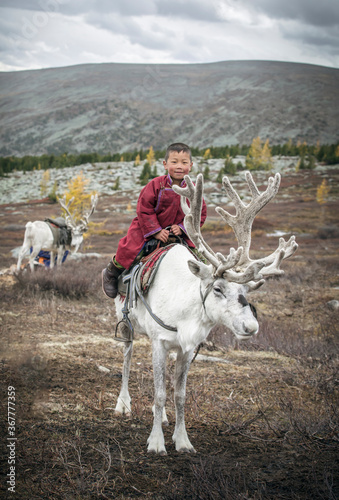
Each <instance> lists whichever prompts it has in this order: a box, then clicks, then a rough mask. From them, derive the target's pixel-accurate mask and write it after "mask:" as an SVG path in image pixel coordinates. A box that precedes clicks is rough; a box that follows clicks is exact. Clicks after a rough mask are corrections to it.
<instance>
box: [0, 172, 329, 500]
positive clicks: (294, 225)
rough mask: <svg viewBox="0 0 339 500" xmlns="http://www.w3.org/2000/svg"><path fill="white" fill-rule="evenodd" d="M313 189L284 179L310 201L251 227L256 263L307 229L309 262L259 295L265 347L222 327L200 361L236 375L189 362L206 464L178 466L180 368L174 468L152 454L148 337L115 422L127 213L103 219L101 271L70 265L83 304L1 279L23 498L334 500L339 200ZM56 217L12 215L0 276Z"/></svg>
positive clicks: (1, 322)
mask: <svg viewBox="0 0 339 500" xmlns="http://www.w3.org/2000/svg"><path fill="white" fill-rule="evenodd" d="M312 175H315V174H312ZM307 180H308V181H309V178H308V179H307ZM317 184H319V178H318V179H314V180H313V181H312V182H309V183H307V186H309V187H308V188H307V187H305V189H301V188H302V186H301V181H300V182H299V181H298V183H295V182H294V183H293V182H290V183H288V182H287V181H286V189H295V186H298V190H300V197H299V198H298V197H296V198H294V199H293V200H287V201H286V200H284V199H282V198H280V199H279V200H278V202H277V203H273V204H271V205H270V207H269V209H268V208H267V209H266V208H265V211H263V212H262V214H261V215H260V220H259V222H258V225H257V227H254V237H253V249H254V252H255V253H256V254H257V255H258V256H260V255H263V254H265V253H267V252H269V251H272V250H273V249H274V248H275V247H276V245H277V239H278V237H268V236H267V233H271V232H273V231H274V230H275V229H279V230H284V231H286V232H287V233H289V232H293V231H297V233H298V234H297V240H298V243H299V244H300V248H299V250H298V252H297V254H296V255H295V256H294V257H293V258H292V259H291V260H290V261H287V262H286V264H285V266H284V269H285V270H286V275H285V276H284V277H282V278H281V279H280V280H271V281H269V282H268V283H266V285H265V286H264V287H263V288H262V289H259V290H258V291H256V292H254V293H253V294H252V295H251V302H253V303H254V304H255V305H256V307H257V310H258V314H259V322H260V325H261V331H260V333H259V334H258V336H257V338H255V339H253V340H252V341H250V342H249V343H247V344H243V343H238V342H236V341H235V340H234V339H233V338H232V336H231V334H230V333H229V332H225V331H224V329H222V328H220V327H217V328H215V329H214V330H213V332H212V333H211V335H210V338H209V342H208V344H206V345H205V347H204V348H203V349H202V350H201V351H200V353H201V354H204V355H207V356H214V357H219V358H221V359H222V360H224V361H227V363H222V362H213V363H212V362H203V361H198V360H196V361H195V362H194V363H193V365H192V367H191V370H190V373H189V376H188V386H187V417H186V421H187V429H188V433H189V436H190V439H191V442H192V444H193V445H194V447H195V448H196V450H197V453H196V454H195V455H182V454H179V453H177V452H176V451H175V448H174V446H173V444H172V442H171V435H172V433H173V430H174V406H173V395H172V390H171V383H172V377H173V369H174V362H173V360H171V359H170V360H169V361H168V371H167V385H168V403H167V409H168V412H167V413H168V417H169V426H168V428H166V429H165V440H166V446H167V451H168V455H167V456H166V457H157V456H153V455H148V454H147V453H146V441H147V437H148V435H149V433H150V430H151V426H152V414H151V406H152V399H153V380H152V363H151V352H150V344H149V342H148V341H147V339H145V338H144V337H137V338H136V341H135V350H134V353H135V354H134V360H133V364H132V372H131V378H130V380H131V389H130V393H131V396H132V409H133V414H132V417H131V419H124V418H118V417H116V416H115V415H114V411H113V409H114V406H115V403H116V398H117V396H118V393H119V390H120V383H121V365H122V348H121V345H120V344H119V343H116V342H115V341H114V339H113V334H112V332H113V327H114V325H115V315H114V311H113V308H112V302H111V301H110V300H109V299H106V298H105V297H104V296H103V294H102V292H101V290H100V270H101V269H102V268H103V267H104V266H105V264H106V262H107V258H108V256H109V255H111V254H112V253H113V252H114V250H115V248H116V244H117V241H118V239H119V238H120V237H121V233H120V232H121V231H122V230H123V229H124V227H125V226H126V227H127V225H128V221H129V220H130V219H131V217H132V216H131V215H129V214H121V215H120V214H119V218H118V219H117V218H116V219H114V218H113V217H107V213H106V212H104V208H105V207H107V206H110V203H111V201H110V199H109V197H105V198H103V199H102V200H101V203H100V201H99V206H98V211H97V212H96V214H95V217H96V221H105V220H106V219H108V220H107V222H106V223H105V224H104V226H103V228H104V230H105V231H104V232H103V233H102V234H97V235H95V236H92V237H91V239H90V240H88V241H87V242H86V245H87V246H88V250H87V251H93V252H98V253H100V254H101V255H103V257H101V258H97V259H91V260H90V259H86V260H84V261H82V262H71V261H66V264H65V267H64V274H66V276H71V275H77V277H78V281H77V282H75V284H74V288H76V287H80V284H79V283H81V293H80V292H79V294H78V298H69V297H68V296H63V295H62V293H61V291H59V292H58V291H57V290H45V291H44V290H42V289H41V287H40V286H39V283H35V284H33V285H32V282H31V281H30V280H29V279H27V280H26V281H18V280H16V279H15V278H13V277H12V276H1V277H0V286H1V290H0V292H1V296H2V300H1V301H2V307H1V314H0V326H1V364H0V369H1V394H2V404H1V412H2V415H1V418H2V421H3V422H7V409H8V405H7V388H8V386H13V387H15V393H16V408H15V410H16V437H17V441H16V495H17V498H20V499H27V500H28V499H53V500H54V499H92V498H124V499H125V498H136V497H145V498H154V499H162V498H163V499H179V498H192V499H193V498H199V499H218V498H229V499H254V500H256V499H267V500H272V499H286V500H287V499H292V498H293V499H305V500H306V499H307V500H308V499H310V498H312V499H325V498H326V499H335V498H338V496H339V463H338V428H339V427H338V351H339V345H338V344H339V342H338V327H337V325H338V319H339V317H338V314H339V313H338V311H337V310H332V309H330V307H329V306H328V302H329V301H331V300H339V268H338V267H339V266H338V249H339V239H338V237H333V233H326V234H327V236H328V237H327V238H323V237H320V236H319V228H320V227H327V226H328V225H332V226H333V225H334V226H336V227H338V213H339V202H335V201H333V202H331V203H328V204H327V205H326V206H325V209H324V210H320V208H319V205H318V204H317V203H316V201H315V197H314V194H315V187H316V185H317ZM127 201H128V200H126V205H127ZM54 209H55V212H56V213H55V214H54V213H53V210H54ZM57 210H58V208H57V207H54V206H53V205H46V204H44V203H41V204H34V205H33V204H26V205H23V204H21V205H20V207H16V206H14V205H13V206H11V208H10V209H9V210H6V211H5V210H3V213H4V215H3V216H2V218H1V222H0V224H1V235H2V239H1V243H0V258H1V263H2V264H1V266H0V267H1V268H4V267H9V266H10V265H11V264H14V263H15V260H14V259H13V258H12V256H11V252H10V251H11V249H13V248H15V247H16V246H19V245H20V244H21V243H22V238H23V227H24V225H25V223H26V222H27V221H28V220H33V219H36V218H43V217H45V216H52V215H56V214H57ZM210 217H211V220H214V218H215V215H214V213H213V211H212V210H211V211H210ZM266 222H267V223H266ZM119 231H120V232H119ZM4 236H6V237H4ZM7 236H8V238H7ZM334 236H335V234H334ZM205 237H206V239H207V241H209V242H210V243H211V244H212V246H213V247H214V248H215V249H216V250H219V251H224V252H226V251H227V249H228V248H229V246H230V244H233V241H232V235H231V234H230V233H228V232H225V231H224V230H223V229H222V228H218V226H215V227H213V228H212V229H211V230H210V231H209V232H208V233H206V234H205ZM56 279H58V278H56ZM60 287H61V288H60V290H62V284H61V285H60ZM102 367H104V368H108V369H109V372H108V371H102ZM2 434H3V435H2V437H1V444H2V446H3V453H2V455H1V456H2V459H1V461H2V463H1V471H2V472H1V474H2V477H1V492H2V493H1V496H2V497H3V498H7V497H8V498H13V495H12V494H11V493H10V492H8V491H7V487H8V485H7V484H6V481H7V477H6V474H7V473H8V467H9V465H8V448H7V437H8V431H7V425H5V426H3V427H2Z"/></svg>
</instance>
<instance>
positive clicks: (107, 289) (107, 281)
mask: <svg viewBox="0 0 339 500" xmlns="http://www.w3.org/2000/svg"><path fill="white" fill-rule="evenodd" d="M122 272H123V269H118V268H117V267H116V266H115V265H114V263H113V262H112V261H111V262H110V263H109V264H108V266H107V267H106V268H105V269H104V270H103V271H102V289H103V291H104V293H105V294H106V295H107V297H110V298H111V299H115V297H116V296H117V295H118V278H119V276H120V274H121V273H122Z"/></svg>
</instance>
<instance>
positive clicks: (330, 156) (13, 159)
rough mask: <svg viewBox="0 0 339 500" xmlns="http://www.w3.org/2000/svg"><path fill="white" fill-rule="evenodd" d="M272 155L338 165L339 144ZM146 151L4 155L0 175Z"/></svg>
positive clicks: (213, 150)
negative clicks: (307, 158) (310, 158)
mask: <svg viewBox="0 0 339 500" xmlns="http://www.w3.org/2000/svg"><path fill="white" fill-rule="evenodd" d="M250 147H251V146H250V145H248V146H245V145H239V144H236V145H232V146H222V147H214V146H211V147H210V148H208V150H209V158H225V159H226V158H228V157H231V158H235V157H236V156H238V155H243V156H247V154H248V152H249V150H250ZM191 151H192V155H193V156H202V157H203V156H204V155H205V153H206V149H204V150H201V149H198V148H194V147H192V148H191ZM165 152H166V151H165V150H158V151H154V156H155V159H156V160H159V159H161V158H164V157H165ZM270 152H271V155H272V156H299V157H300V158H305V157H311V156H312V157H314V158H315V159H316V160H317V161H318V162H322V163H324V164H329V165H331V164H332V165H333V164H336V163H339V142H337V143H336V144H329V145H326V144H325V145H308V144H306V143H298V144H293V143H292V141H289V142H288V143H286V144H283V145H273V146H271V147H270ZM147 154H148V150H142V149H141V150H139V151H133V152H124V153H107V154H100V153H80V154H69V153H64V154H62V155H48V154H44V155H41V156H30V155H27V156H22V157H17V156H7V157H2V158H0V176H5V175H6V174H8V173H10V172H13V171H15V170H22V171H30V170H36V169H41V170H48V169H50V168H65V167H73V166H76V165H83V164H85V163H104V162H118V161H135V160H136V159H137V158H138V160H141V161H142V160H145V159H146V157H147Z"/></svg>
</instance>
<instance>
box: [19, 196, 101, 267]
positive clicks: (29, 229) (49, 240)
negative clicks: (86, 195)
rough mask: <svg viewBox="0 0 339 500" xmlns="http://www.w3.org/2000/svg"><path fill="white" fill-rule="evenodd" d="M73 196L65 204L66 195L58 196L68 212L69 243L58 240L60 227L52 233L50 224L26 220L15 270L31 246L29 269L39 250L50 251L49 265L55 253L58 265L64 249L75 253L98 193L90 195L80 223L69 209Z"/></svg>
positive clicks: (85, 229) (81, 240)
mask: <svg viewBox="0 0 339 500" xmlns="http://www.w3.org/2000/svg"><path fill="white" fill-rule="evenodd" d="M73 200H74V197H73V198H72V199H71V200H70V201H69V202H68V203H67V204H66V196H64V198H63V199H62V200H61V199H59V198H58V201H59V203H60V205H61V207H62V208H63V209H64V210H65V211H66V213H67V214H68V215H67V217H66V221H65V222H66V227H67V231H68V235H69V239H70V243H69V244H67V243H66V242H62V243H60V242H58V241H57V240H58V238H59V235H60V233H61V229H60V228H57V227H56V228H55V234H53V232H52V229H51V227H50V225H49V224H48V223H47V222H44V221H40V220H38V221H35V222H27V224H26V230H25V237H24V242H23V245H22V248H21V250H20V253H19V257H18V263H17V270H18V271H19V270H20V268H21V262H22V259H23V258H24V256H25V255H26V254H27V253H28V252H29V251H30V249H31V248H32V252H31V254H30V256H29V265H30V268H31V271H34V259H35V257H36V256H37V255H38V253H39V252H40V250H45V251H47V252H50V267H51V268H53V267H54V254H55V252H56V253H57V259H56V264H57V265H59V264H61V262H62V257H63V255H64V253H65V250H71V251H72V252H73V253H76V252H77V251H78V250H79V248H80V245H81V243H82V242H83V239H84V237H83V234H84V233H85V232H86V231H87V226H88V222H89V218H90V216H91V215H92V213H93V212H94V209H95V207H96V204H97V201H98V195H97V194H96V195H92V197H91V207H90V209H89V211H88V212H87V213H85V214H84V216H83V218H82V219H81V222H80V224H76V223H75V222H74V219H73V217H72V215H71V213H70V211H69V206H70V204H71V203H72V202H73Z"/></svg>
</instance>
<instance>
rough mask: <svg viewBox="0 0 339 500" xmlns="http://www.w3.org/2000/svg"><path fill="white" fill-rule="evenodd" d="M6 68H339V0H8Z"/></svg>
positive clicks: (1, 22) (0, 11)
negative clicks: (248, 63) (239, 63)
mask: <svg viewBox="0 0 339 500" xmlns="http://www.w3.org/2000/svg"><path fill="white" fill-rule="evenodd" d="M0 27H1V29H0V50H1V57H0V71H17V70H25V69H38V68H49V67H58V66H70V65H75V64H83V63H101V62H124V63H144V64H152V63H205V62H215V61H228V60H274V61H291V62H303V63H310V64H319V65H323V66H330V67H336V68H338V67H339V1H338V0H1V4H0Z"/></svg>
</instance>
